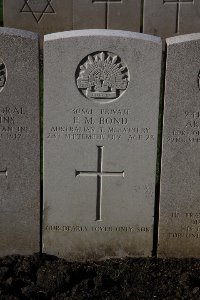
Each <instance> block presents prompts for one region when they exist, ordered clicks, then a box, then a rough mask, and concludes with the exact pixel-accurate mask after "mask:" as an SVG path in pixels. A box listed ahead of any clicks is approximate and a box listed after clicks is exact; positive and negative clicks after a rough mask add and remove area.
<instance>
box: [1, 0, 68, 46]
mask: <svg viewBox="0 0 200 300" xmlns="http://www.w3.org/2000/svg"><path fill="white" fill-rule="evenodd" d="M3 6H4V26H7V27H12V28H19V29H26V30H30V31H34V32H38V33H40V34H41V43H42V41H43V35H44V34H46V33H52V32H59V31H64V30H71V29H72V23H73V22H72V17H73V13H72V12H73V0H28V1H27V0H15V1H13V0H4V1H3Z"/></svg>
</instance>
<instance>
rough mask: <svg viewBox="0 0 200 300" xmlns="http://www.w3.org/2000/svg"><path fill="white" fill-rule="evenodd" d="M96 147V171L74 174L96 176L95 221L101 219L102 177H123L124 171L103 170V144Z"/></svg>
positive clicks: (76, 172)
mask: <svg viewBox="0 0 200 300" xmlns="http://www.w3.org/2000/svg"><path fill="white" fill-rule="evenodd" d="M97 148H98V161H97V171H77V170H76V171H75V175H76V176H96V177H97V201H96V221H102V209H101V208H102V179H103V177H114V176H121V177H124V176H125V173H124V171H122V172H104V171H103V148H104V146H97Z"/></svg>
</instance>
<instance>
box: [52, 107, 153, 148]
mask: <svg viewBox="0 0 200 300" xmlns="http://www.w3.org/2000/svg"><path fill="white" fill-rule="evenodd" d="M68 113H69V116H68V117H67V118H66V120H67V121H66V123H65V124H52V126H51V127H50V128H49V130H48V133H47V138H48V139H54V140H55V141H58V140H60V141H61V140H63V139H65V140H74V141H77V142H78V141H81V140H96V141H97V143H98V142H100V141H116V142H117V141H119V140H120V141H121V140H124V141H125V142H128V143H144V142H148V143H151V142H153V141H154V140H155V135H154V133H153V130H152V128H151V127H150V126H148V124H144V125H143V126H142V125H141V124H137V123H136V124H135V125H134V126H133V125H130V123H132V121H133V120H134V119H135V115H134V113H133V112H132V111H131V110H130V109H129V108H112V107H110V108H99V107H93V108H90V107H85V108H81V107H78V108H72V109H70V110H69V111H68ZM145 123H146V122H145Z"/></svg>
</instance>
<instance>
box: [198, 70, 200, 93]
mask: <svg viewBox="0 0 200 300" xmlns="http://www.w3.org/2000/svg"><path fill="white" fill-rule="evenodd" d="M198 87H199V89H200V71H199V74H198Z"/></svg>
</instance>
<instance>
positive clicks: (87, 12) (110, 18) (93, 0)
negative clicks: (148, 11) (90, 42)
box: [73, 0, 141, 31]
mask: <svg viewBox="0 0 200 300" xmlns="http://www.w3.org/2000/svg"><path fill="white" fill-rule="evenodd" d="M73 6H74V12H73V14H74V16H73V20H74V22H73V29H85V28H98V29H99V28H104V29H120V30H130V31H140V16H141V0H74V4H73Z"/></svg>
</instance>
